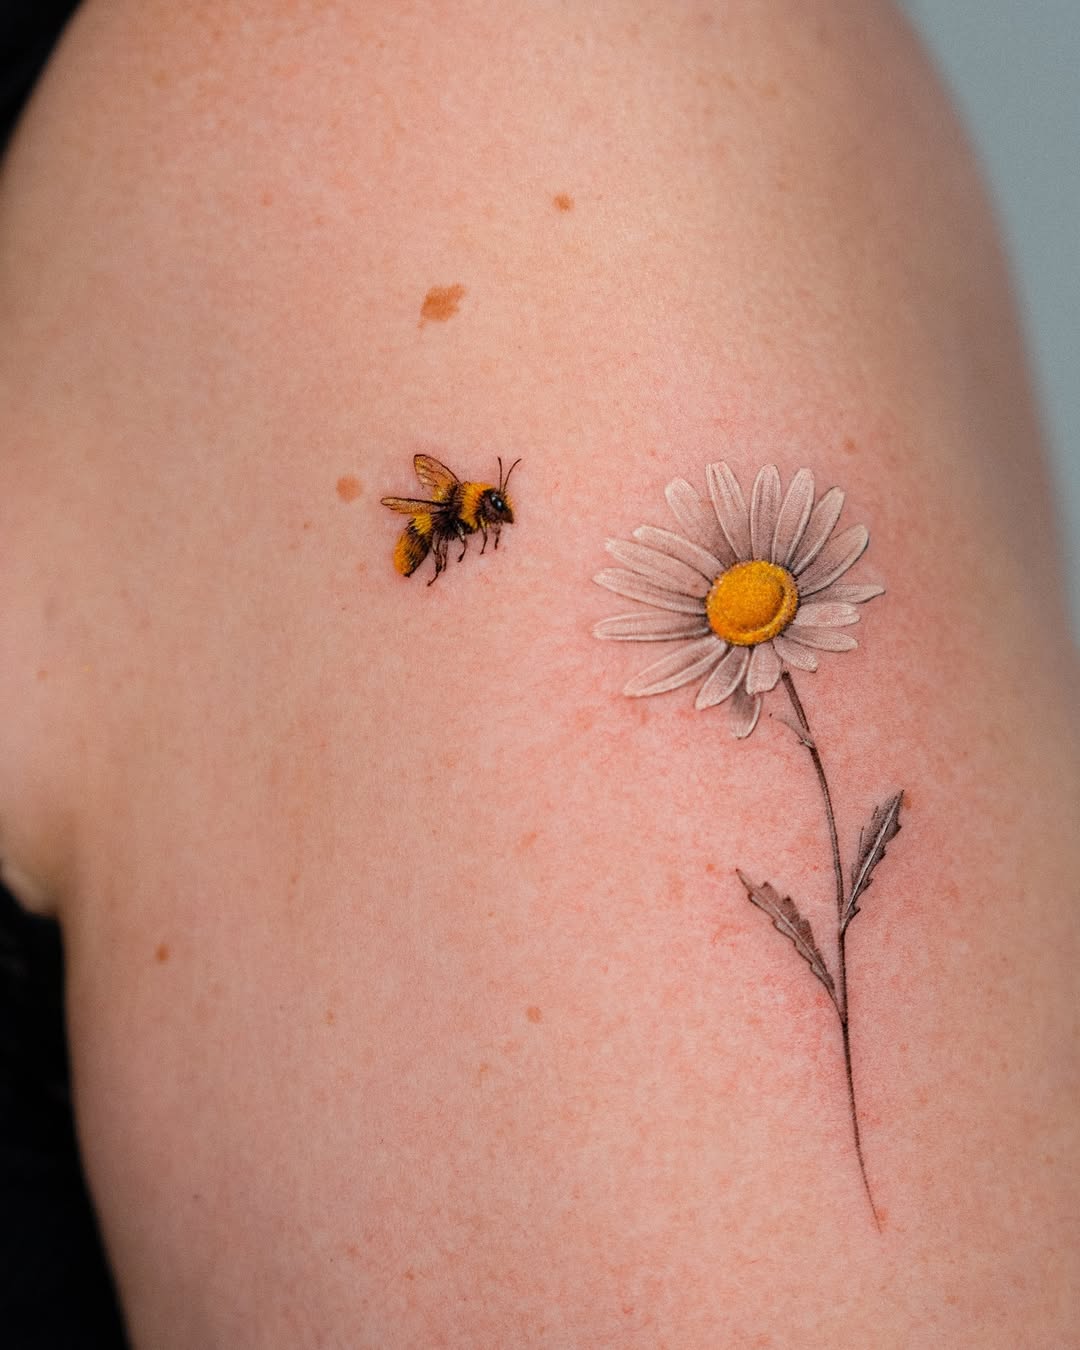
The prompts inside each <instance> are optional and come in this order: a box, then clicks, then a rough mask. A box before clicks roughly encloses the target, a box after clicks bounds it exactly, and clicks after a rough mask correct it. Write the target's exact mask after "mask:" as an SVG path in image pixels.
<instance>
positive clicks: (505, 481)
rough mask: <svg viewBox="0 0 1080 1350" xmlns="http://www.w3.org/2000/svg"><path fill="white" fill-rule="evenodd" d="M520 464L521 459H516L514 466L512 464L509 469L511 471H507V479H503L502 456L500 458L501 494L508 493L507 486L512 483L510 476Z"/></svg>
mask: <svg viewBox="0 0 1080 1350" xmlns="http://www.w3.org/2000/svg"><path fill="white" fill-rule="evenodd" d="M520 463H521V459H520V457H519V458H518V459H515V460H514V462H513V464H511V465H510V467H509V469H507V471H506V477H505V478H504V477H503V471H502V455H500V456H499V491H500V492H505V491H506V488H507V485H508V484H509V482H510V475H511V474H512V473H513V472H514V470H515V469H516V468H517V466H518V465H519V464H520Z"/></svg>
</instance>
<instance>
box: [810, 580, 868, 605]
mask: <svg viewBox="0 0 1080 1350" xmlns="http://www.w3.org/2000/svg"><path fill="white" fill-rule="evenodd" d="M884 594H885V587H884V586H874V585H865V586H860V585H858V583H856V582H853V581H834V582H833V584H832V585H831V586H826V587H825V589H824V590H823V591H818V592H817V593H816V595H815V597H814V598H815V599H816V600H836V601H839V602H841V603H843V604H847V605H862V604H865V603H866V601H867V600H873V598H874V596H875V595H884Z"/></svg>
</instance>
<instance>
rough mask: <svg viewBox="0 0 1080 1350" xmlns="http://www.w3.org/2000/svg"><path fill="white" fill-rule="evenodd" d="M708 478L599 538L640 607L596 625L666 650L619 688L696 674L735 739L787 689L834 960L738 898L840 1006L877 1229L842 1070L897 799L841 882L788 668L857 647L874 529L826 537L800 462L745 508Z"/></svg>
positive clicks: (758, 487) (677, 488)
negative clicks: (614, 534)
mask: <svg viewBox="0 0 1080 1350" xmlns="http://www.w3.org/2000/svg"><path fill="white" fill-rule="evenodd" d="M705 476H706V480H707V483H708V488H709V498H710V500H709V501H708V502H706V501H704V500H703V499H702V498H701V496H700V495H699V494H698V493H697V491H696V490H695V489H694V488H693V487H691V485H690V484H689V483H687V482H686V481H685V480H684V479H681V478H676V479H675V480H674V482H672V483H669V484H668V487H667V491H666V493H665V495H666V497H667V502H668V505H669V506H670V508H671V510H672V513H673V514H674V516H675V519H676V521H677V522H678V525H679V527H680V528H679V531H675V530H665V529H658V528H655V527H654V526H652V525H642V526H641V527H640V528H638V529H636V530H635V531H634V539H633V541H630V540H622V539H612V540H609V541H608V545H607V547H608V551H609V552H610V553H611V554H612V555H613V556H614V557H615V558H616V560H617V561H618V562H620V563H621V564H622V566H621V567H612V568H607V569H606V570H604V571H603V572H600V573H599V574H598V575H597V577H596V580H597V581H598V582H599V584H600V585H601V586H606V587H607V589H608V590H610V591H614V592H615V593H616V595H621V596H625V597H626V598H627V599H629V600H637V601H640V602H641V603H642V604H643V605H645V606H647V608H644V609H637V610H635V611H634V612H633V613H632V614H622V615H619V616H617V617H615V618H611V619H604V620H602V621H601V622H600V623H598V624H597V625H596V628H595V629H594V632H595V634H596V636H597V637H599V638H609V639H614V640H616V641H623V642H664V643H667V644H669V646H668V649H667V651H666V654H665V655H664V656H662V657H661V658H660V659H659V660H657V661H654V662H652V664H651V665H648V666H646V667H645V669H644V670H642V671H640V672H639V673H638V674H637V675H635V676H634V677H633V679H632V680H631V681H630V682H629V683H628V684H627V685H626V687H625V689H624V691H623V692H624V693H626V694H629V695H630V696H631V697H635V698H640V697H644V696H646V695H649V694H665V693H668V692H669V691H670V690H672V689H678V688H680V687H681V686H682V685H687V684H693V683H695V682H697V683H698V690H697V695H696V698H695V700H694V706H695V707H696V708H698V709H699V710H702V711H704V710H706V709H710V708H715V707H717V706H719V705H720V704H721V703H726V704H727V705H728V708H729V710H730V725H731V730H732V733H733V734H734V736H735V737H736V738H738V739H740V740H744V739H745V738H746V737H748V736H749V735H750V734H751V733H752V732H753V730H754V728H755V727H756V726H757V723H758V717H759V716H760V713H761V704H762V699H763V696H764V695H765V694H767V693H769V692H770V691H771V690H773V689H775V688H776V686H777V685H781V686H782V687H783V690H784V693H785V694H786V695H787V697H788V700H789V702H790V704H791V709H792V712H793V713H794V722H793V723H789V725H790V726H791V728H792V730H793V731H794V732H795V734H796V736H797V737H798V740H799V744H800V745H802V746H804V747H805V748H806V750H807V752H808V753H809V755H810V759H811V761H812V762H813V766H814V772H815V774H816V776H817V780H818V785H819V786H820V788H821V795H822V799H823V802H824V806H825V816H826V820H827V823H828V829H829V845H830V850H831V854H832V870H833V875H834V878H835V883H836V938H835V949H834V951H835V954H834V956H833V958H832V960H831V961H830V960H828V959H826V957H825V955H824V954H823V953H822V951H821V949H820V947H819V946H818V944H817V941H816V940H815V938H814V934H813V930H812V928H811V926H810V922H809V920H808V919H807V918H805V917H804V915H803V914H802V913H801V911H800V910H799V908H798V906H797V905H796V903H795V901H794V900H792V899H791V898H790V896H787V895H782V894H781V893H780V892H779V891H777V890H776V889H775V887H773V886H772V885H770V884H769V882H767V881H762V882H755V881H752V880H751V879H750V878H749V877H747V876H746V875H745V874H744V873H743V872H738V873H737V875H738V877H739V880H740V882H741V883H742V885H743V887H744V888H745V890H746V895H747V898H748V899H749V900H750V902H751V903H752V904H754V905H756V906H757V907H758V908H759V909H761V910H764V912H765V913H766V914H767V915H768V916H769V918H770V919H771V920H772V922H773V926H774V927H775V928H776V929H777V930H778V931H779V932H780V933H782V934H783V936H784V937H786V938H788V939H789V940H790V941H791V942H792V944H793V945H794V947H795V950H796V951H797V952H798V954H799V955H800V956H801V957H802V958H803V960H804V961H805V962H806V963H807V965H808V966H809V968H810V970H811V972H812V973H813V974H814V976H815V977H816V978H817V979H818V980H819V981H820V982H821V984H822V985H823V987H824V988H825V991H826V993H827V994H828V996H829V999H830V1000H831V1002H832V1005H833V1008H834V1009H835V1011H836V1015H837V1017H838V1019H839V1023H840V1032H841V1039H842V1043H843V1053H844V1069H845V1073H846V1077H847V1089H848V1104H849V1107H850V1111H851V1126H852V1133H853V1137H854V1144H855V1156H856V1158H857V1160H858V1164H859V1171H860V1174H861V1177H862V1183H863V1187H864V1189H865V1191H866V1197H867V1199H868V1200H869V1202H870V1210H871V1213H872V1214H873V1217H874V1222H875V1224H877V1226H878V1228H880V1226H881V1225H880V1221H879V1218H878V1212H877V1209H876V1207H875V1205H874V1197H873V1193H872V1191H871V1189H870V1181H869V1178H868V1176H867V1172H866V1163H865V1160H864V1158H863V1149H862V1140H861V1137H860V1134H859V1114H858V1110H857V1107H856V1104H855V1082H854V1078H853V1076H852V1071H851V1027H850V1015H849V1005H848V978H847V951H846V937H847V930H848V927H849V925H850V924H851V921H852V919H853V918H854V917H855V915H856V914H858V912H859V901H860V900H861V899H862V897H863V896H864V895H865V893H866V890H867V888H868V887H869V886H870V882H871V879H872V875H873V872H874V869H875V868H876V867H877V865H878V863H879V862H880V861H881V860H882V858H883V857H884V856H885V850H886V848H887V846H888V844H889V842H890V841H891V840H892V839H893V838H894V837H895V835H896V834H897V832H898V831H899V829H900V807H901V803H902V801H903V793H902V792H895V793H893V795H892V796H890V797H888V798H887V799H886V800H885V801H884V802H882V803H881V804H880V805H879V806H877V807H876V808H875V810H874V811H873V812H872V813H871V816H870V820H869V822H868V823H867V825H866V826H865V828H864V829H863V831H862V833H861V835H860V836H859V844H858V847H857V849H856V850H855V857H854V860H853V863H852V866H851V870H850V872H849V873H848V874H847V876H845V873H844V867H843V863H842V860H841V855H840V844H839V840H838V838H837V832H836V817H835V814H834V811H833V803H832V794H831V792H830V789H829V782H828V779H827V778H826V776H825V766H824V763H823V761H822V758H821V752H820V750H819V748H818V744H817V742H816V740H815V739H814V736H813V733H812V732H811V730H810V724H809V721H808V720H807V716H806V710H805V709H804V707H803V704H802V700H801V699H800V698H799V695H798V693H797V692H796V689H795V682H794V680H793V678H792V674H791V672H792V671H793V670H797V671H813V670H816V669H817V664H818V653H819V652H844V651H850V650H851V649H852V648H853V647H855V646H856V645H857V644H856V642H855V639H854V638H853V637H852V636H851V635H850V634H849V633H847V632H845V631H844V630H845V629H847V628H848V627H849V626H850V625H852V624H855V623H857V622H858V620H859V606H860V605H862V604H865V602H866V601H867V600H872V599H873V598H874V597H875V596H877V595H883V594H884V587H883V586H876V585H866V584H858V583H853V582H849V581H846V580H842V578H843V577H845V575H846V573H847V572H848V570H849V569H850V568H851V567H852V566H853V565H854V564H855V563H856V562H857V561H858V560H859V558H860V557H861V556H862V554H863V552H864V551H865V549H866V546H867V544H868V543H869V541H870V536H869V534H868V533H867V531H866V529H865V527H864V526H862V525H853V526H851V527H850V528H848V529H846V530H842V531H841V532H840V533H838V534H837V533H834V531H835V529H836V523H837V521H838V520H839V518H840V511H841V508H842V507H843V504H844V494H843V492H841V491H840V489H839V488H830V489H829V490H828V491H827V492H825V493H823V494H822V495H821V496H820V497H818V498H817V499H816V500H815V495H814V476H813V474H812V473H811V472H810V470H809V469H800V470H799V472H798V473H797V474H795V476H794V477H793V478H792V480H791V483H790V485H789V487H788V490H787V493H786V494H784V493H783V492H782V490H781V483H780V474H779V472H778V471H777V469H776V466H775V465H772V464H768V465H766V466H765V468H763V469H762V470H761V471H760V472H759V473H758V475H757V478H756V479H755V480H754V487H753V491H752V492H751V495H750V505H749V508H748V507H747V504H746V500H745V498H744V497H743V493H742V489H741V488H740V486H739V483H738V480H737V479H736V477H735V475H734V474H733V473H732V471H731V469H729V468H728V466H727V465H726V464H710V465H708V466H707V468H706V471H705Z"/></svg>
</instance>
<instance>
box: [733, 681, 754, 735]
mask: <svg viewBox="0 0 1080 1350" xmlns="http://www.w3.org/2000/svg"><path fill="white" fill-rule="evenodd" d="M730 707H731V734H732V735H733V736H734V737H735V738H736V740H740V741H744V740H745V739H746V738H747V736H749V735H750V733H751V732H752V731H753V729H754V728H755V727H756V726H757V722H758V717H759V716H760V715H761V698H760V697H758V698H751V697H750V695H749V694H748V693H747V692H746V690H745V689H737V690H736V691H735V696H734V698H732V700H731V704H730Z"/></svg>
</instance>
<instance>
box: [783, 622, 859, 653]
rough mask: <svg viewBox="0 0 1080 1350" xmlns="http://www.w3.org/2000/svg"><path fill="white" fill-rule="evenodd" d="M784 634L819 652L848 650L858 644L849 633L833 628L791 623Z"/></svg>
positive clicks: (793, 640)
mask: <svg viewBox="0 0 1080 1350" xmlns="http://www.w3.org/2000/svg"><path fill="white" fill-rule="evenodd" d="M784 636H785V637H787V638H790V639H791V641H792V642H801V643H802V645H803V646H804V647H816V648H817V649H818V651H820V652H849V651H851V649H852V648H853V647H857V646H858V645H859V644H858V643H857V642H856V641H855V639H854V638H853V637H852V636H851V634H850V633H841V632H839V631H838V630H837V629H835V628H809V627H807V628H802V627H799V626H798V625H796V624H792V625H791V627H790V628H788V629H786V630H785V632H784Z"/></svg>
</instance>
